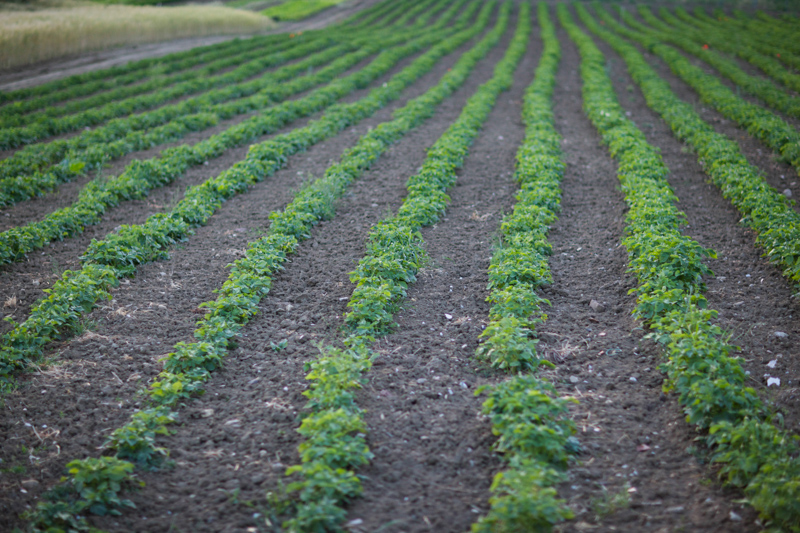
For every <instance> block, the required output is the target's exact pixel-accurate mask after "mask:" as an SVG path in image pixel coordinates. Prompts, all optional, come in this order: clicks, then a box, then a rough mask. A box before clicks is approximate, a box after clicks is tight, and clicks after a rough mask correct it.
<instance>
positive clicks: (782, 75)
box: [659, 8, 800, 91]
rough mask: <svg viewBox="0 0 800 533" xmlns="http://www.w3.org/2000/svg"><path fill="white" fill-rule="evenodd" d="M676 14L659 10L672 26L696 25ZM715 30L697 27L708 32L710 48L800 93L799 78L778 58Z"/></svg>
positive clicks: (736, 36)
mask: <svg viewBox="0 0 800 533" xmlns="http://www.w3.org/2000/svg"><path fill="white" fill-rule="evenodd" d="M676 13H677V14H678V16H679V17H680V18H676V17H675V16H674V15H672V13H670V12H669V11H668V10H667V9H664V8H662V9H660V10H659V15H661V17H662V18H663V19H664V20H665V21H666V22H667V23H669V24H671V25H673V26H676V27H682V26H685V25H686V24H689V25H690V27H692V26H693V25H692V22H694V23H697V19H694V18H692V17H691V16H689V14H688V13H686V11H684V10H681V9H678V10H676ZM716 29H717V28H716V27H715V26H710V25H708V24H702V25H701V26H700V27H699V30H700V31H701V32H703V33H705V32H708V35H707V36H706V42H707V43H708V44H709V45H710V46H714V47H715V48H718V49H719V50H722V51H725V52H729V53H732V54H735V55H737V56H739V57H741V58H742V59H744V60H745V61H747V62H749V63H751V64H752V65H755V66H756V67H758V68H759V69H761V70H762V71H763V72H764V73H766V74H767V75H768V76H770V77H771V78H772V79H774V80H776V81H779V82H780V83H782V84H783V85H785V86H786V87H788V88H790V89H792V90H794V91H800V76H798V75H797V74H795V73H794V72H792V71H791V70H788V69H786V68H785V67H784V66H783V64H781V62H780V59H779V58H776V57H775V56H774V55H773V54H763V53H761V52H759V51H758V50H757V49H756V48H754V47H753V46H752V45H751V44H750V42H749V41H746V40H744V39H742V38H740V35H739V34H737V33H734V34H731V33H725V34H723V35H717V34H716V33H715V30H716Z"/></svg>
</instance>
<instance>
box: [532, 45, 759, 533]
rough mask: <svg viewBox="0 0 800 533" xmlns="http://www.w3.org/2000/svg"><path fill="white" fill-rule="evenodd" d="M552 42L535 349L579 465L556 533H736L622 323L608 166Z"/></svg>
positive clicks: (614, 199)
mask: <svg viewBox="0 0 800 533" xmlns="http://www.w3.org/2000/svg"><path fill="white" fill-rule="evenodd" d="M559 39H560V40H561V43H562V47H563V56H562V66H561V68H560V70H559V74H558V78H557V90H556V95H555V99H554V110H555V118H556V129H557V130H558V131H559V133H560V134H561V135H562V136H563V139H564V140H563V143H562V146H563V149H564V152H565V161H566V163H567V169H566V172H565V175H564V180H563V183H562V191H563V198H562V203H561V207H562V213H561V215H560V217H559V220H558V222H557V223H556V224H554V226H553V227H552V229H551V233H550V239H549V240H550V242H551V243H552V245H553V256H552V258H551V260H550V268H551V270H552V273H553V280H554V282H553V285H552V288H551V289H550V290H548V291H545V292H544V294H545V296H546V297H547V298H548V299H549V300H550V302H551V303H552V307H551V308H550V309H549V310H548V311H547V314H548V319H547V321H546V322H545V323H544V324H543V325H542V326H540V328H539V334H540V339H541V342H540V344H539V349H540V352H542V353H543V355H545V356H546V357H547V358H548V359H550V360H551V361H553V362H554V363H555V364H556V365H557V369H556V370H555V371H553V372H546V374H549V375H550V377H551V379H552V380H553V382H554V383H555V384H556V387H557V388H558V390H559V392H560V393H561V394H562V395H571V396H574V397H576V398H577V399H578V400H579V401H580V404H578V405H576V406H575V407H574V408H573V409H572V411H571V413H572V415H573V418H574V420H575V422H576V424H577V426H578V435H577V436H578V438H579V439H580V441H581V443H582V446H583V448H584V453H585V455H584V456H582V457H580V459H581V462H580V464H578V465H576V466H575V467H573V468H571V469H570V471H569V475H570V480H569V481H568V482H566V483H564V484H563V485H562V486H561V487H560V490H559V493H560V494H561V495H562V496H563V497H565V498H566V499H567V500H568V501H569V504H570V506H571V507H572V508H573V510H574V511H575V514H576V518H575V520H574V521H573V522H571V523H568V524H566V525H565V526H563V527H562V530H563V531H581V530H584V529H588V528H592V527H594V526H597V530H599V531H614V530H620V531H623V530H624V531H631V530H643V531H674V530H676V529H678V528H681V527H683V528H687V529H690V530H694V531H734V530H736V531H744V530H746V527H745V526H742V524H741V523H739V524H736V526H737V527H738V529H737V528H734V527H733V525H732V524H731V523H730V522H728V523H726V522H725V520H727V518H728V513H729V512H730V511H731V510H734V509H735V512H736V513H738V514H739V515H742V513H743V511H742V510H741V509H740V506H738V505H734V504H733V502H732V500H734V499H735V498H737V497H739V495H738V494H737V493H735V492H725V491H722V490H720V489H719V488H718V487H716V486H715V485H713V484H711V483H709V482H708V480H707V478H706V476H707V471H706V470H705V467H704V466H702V465H701V464H700V463H699V461H697V460H696V459H695V458H694V457H693V456H692V455H691V454H690V453H689V452H688V451H687V447H689V446H691V445H692V439H693V438H694V434H693V433H692V430H691V428H689V427H688V426H687V425H686V423H685V422H684V421H683V419H682V416H681V411H680V407H679V405H678V404H677V401H675V400H674V399H672V398H669V397H667V396H665V395H663V394H662V393H661V390H660V386H661V384H662V380H663V377H662V374H661V373H660V372H659V371H658V368H657V367H658V365H659V363H660V362H661V357H662V354H661V351H660V349H659V348H657V347H656V346H654V345H653V344H652V343H651V342H649V341H646V340H643V336H644V333H645V332H644V331H642V329H641V326H640V324H638V323H637V322H635V321H634V320H633V318H632V317H631V315H630V313H631V311H632V310H633V307H634V304H635V299H634V296H632V295H628V290H629V289H630V288H632V287H633V286H634V285H635V280H634V279H632V278H631V277H630V276H629V275H627V274H626V270H627V254H626V252H625V249H624V248H623V247H621V246H620V240H621V238H622V235H623V230H624V217H625V211H626V207H625V204H624V201H623V197H622V194H621V193H620V192H619V191H618V190H617V188H618V180H617V177H616V163H615V162H614V161H613V160H612V159H611V157H610V156H609V155H608V152H607V150H606V148H605V147H604V146H602V145H601V144H600V137H599V135H598V133H597V131H596V130H595V129H594V127H593V126H592V125H591V123H590V122H589V120H588V119H587V118H586V117H585V115H584V114H583V113H582V111H581V107H580V105H578V102H581V100H582V99H581V80H580V74H579V70H578V69H579V58H578V54H577V50H576V48H575V45H574V44H573V43H572V41H571V40H570V39H569V38H568V37H567V36H566V34H565V33H564V32H563V31H561V32H559ZM593 301H594V302H596V303H595V307H592V306H591V304H592V302H593ZM615 496H616V497H615ZM750 513H751V514H749V515H748V514H745V516H746V519H747V523H749V524H752V518H753V516H752V511H750ZM743 527H744V529H743Z"/></svg>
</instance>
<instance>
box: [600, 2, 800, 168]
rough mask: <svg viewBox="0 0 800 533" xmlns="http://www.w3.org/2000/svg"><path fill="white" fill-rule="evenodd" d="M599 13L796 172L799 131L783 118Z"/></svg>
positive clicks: (654, 41) (651, 39)
mask: <svg viewBox="0 0 800 533" xmlns="http://www.w3.org/2000/svg"><path fill="white" fill-rule="evenodd" d="M601 16H602V17H603V21H604V22H605V23H606V24H609V25H611V26H613V28H614V29H615V31H617V32H618V33H620V34H622V35H624V36H625V37H628V38H629V39H632V40H634V41H637V42H639V43H641V44H642V45H643V46H645V47H646V48H647V49H648V50H649V51H651V52H653V53H654V54H656V55H657V56H658V57H660V58H661V59H663V60H664V62H665V63H666V64H667V65H668V66H669V67H670V69H672V71H673V72H674V73H675V74H677V75H678V76H679V77H680V78H681V79H682V80H683V81H685V82H686V83H687V84H689V85H690V86H691V87H692V88H693V89H694V90H695V91H697V93H698V94H699V95H700V98H701V99H702V100H703V101H704V102H706V103H708V104H709V105H711V106H712V107H714V108H715V109H716V110H717V111H719V112H720V113H721V114H722V115H723V116H725V117H726V118H728V119H730V120H733V121H734V122H736V123H737V124H739V126H741V127H742V128H745V129H746V130H747V131H748V133H750V134H751V135H753V136H754V137H755V138H757V139H759V140H760V141H761V142H763V143H764V144H765V145H766V146H768V147H769V148H771V149H772V150H773V151H775V152H776V153H778V154H779V155H780V157H781V158H782V159H783V160H784V161H786V162H787V163H789V164H790V165H792V166H793V167H794V168H795V170H796V171H797V172H798V173H800V133H798V132H797V130H795V129H794V128H793V127H792V126H791V125H789V124H787V123H786V121H785V120H783V119H782V118H780V117H778V116H777V115H775V114H774V113H772V112H771V111H769V110H767V109H764V108H763V107H761V106H758V105H756V104H751V103H750V102H747V101H746V100H744V99H742V98H741V97H739V96H737V95H736V93H735V92H734V91H732V90H731V89H729V88H728V87H726V86H725V84H723V83H722V82H721V81H720V80H719V79H718V78H717V77H716V76H713V75H711V74H706V73H705V72H704V71H703V69H702V68H700V67H698V66H695V65H693V64H692V63H691V61H689V60H688V59H686V58H685V57H684V56H683V55H682V54H681V53H680V52H678V51H677V50H675V49H674V48H672V47H671V46H668V45H665V44H662V43H661V42H660V41H659V39H657V38H654V37H651V36H650V35H646V34H643V33H641V32H638V31H633V30H631V29H629V28H627V27H626V26H624V25H622V24H619V23H618V22H617V21H615V20H614V19H613V17H611V16H609V15H608V13H606V12H605V11H604V10H601Z"/></svg>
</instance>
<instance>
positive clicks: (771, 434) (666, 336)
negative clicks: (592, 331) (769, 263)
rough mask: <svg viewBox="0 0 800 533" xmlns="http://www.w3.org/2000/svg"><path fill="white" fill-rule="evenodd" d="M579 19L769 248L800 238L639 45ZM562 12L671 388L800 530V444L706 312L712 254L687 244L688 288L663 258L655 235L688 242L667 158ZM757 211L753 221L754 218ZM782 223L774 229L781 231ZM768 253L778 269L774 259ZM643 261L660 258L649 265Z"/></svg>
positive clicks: (643, 307) (729, 459)
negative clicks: (618, 186) (622, 197)
mask: <svg viewBox="0 0 800 533" xmlns="http://www.w3.org/2000/svg"><path fill="white" fill-rule="evenodd" d="M577 11H578V14H579V15H580V17H581V19H582V20H583V22H584V23H585V24H586V26H587V27H588V28H589V29H590V30H591V31H592V32H594V33H596V34H597V35H599V36H600V37H601V38H603V39H604V40H606V41H607V42H609V44H611V46H612V47H613V48H615V49H616V50H618V51H619V53H620V54H621V55H622V57H623V58H624V60H625V61H626V63H627V65H628V68H629V71H630V72H631V75H632V77H633V79H634V80H635V81H636V82H637V83H638V84H640V86H641V87H642V90H643V93H644V94H645V98H646V99H647V102H648V105H650V106H651V107H652V108H654V109H655V110H656V111H657V112H658V113H659V114H661V115H662V116H663V117H664V119H665V120H666V121H667V123H668V124H670V126H671V127H672V128H673V131H675V132H676V135H677V136H678V137H680V138H682V139H685V140H687V142H688V143H689V144H690V145H691V146H692V147H694V148H695V149H696V150H697V152H698V156H699V157H700V158H702V160H703V162H704V164H705V168H706V171H707V172H709V174H710V175H711V177H712V180H713V181H714V182H715V183H718V185H720V186H721V188H723V193H724V194H725V195H726V196H728V197H730V198H732V201H733V203H734V205H737V207H739V208H740V209H741V210H742V211H744V212H745V213H746V215H745V220H744V223H745V224H747V225H750V226H751V227H754V228H757V230H758V229H762V228H763V229H764V231H763V233H760V234H759V240H760V241H761V244H762V245H763V240H762V239H763V238H765V237H762V236H766V235H769V236H770V237H769V238H773V239H782V238H784V237H786V236H788V235H791V233H792V232H793V231H794V226H795V225H796V224H795V223H794V222H793V218H796V214H794V211H793V210H792V209H791V207H789V206H788V205H787V203H786V202H785V200H784V199H781V200H779V199H778V198H777V197H778V195H777V194H776V193H775V192H774V191H772V190H770V188H769V187H766V186H765V183H764V182H763V178H760V176H758V174H757V172H755V171H754V169H752V167H750V166H749V165H748V164H747V162H746V160H745V159H744V158H743V157H742V156H741V154H740V152H739V150H738V147H737V146H736V144H735V143H734V142H733V141H730V140H729V139H726V138H725V137H723V136H721V135H718V134H716V132H714V131H713V129H712V128H711V127H710V126H708V124H706V123H705V122H704V121H702V120H701V119H700V118H699V116H698V115H697V114H696V113H695V112H694V110H693V109H692V108H691V106H689V105H688V104H686V103H685V102H683V101H681V100H679V99H678V98H677V97H675V95H674V94H673V93H672V92H671V90H670V89H669V86H668V85H667V84H666V83H665V82H664V81H663V80H661V79H660V78H659V77H658V76H657V75H656V74H655V72H654V71H653V69H652V68H651V67H650V66H649V65H648V64H647V62H646V61H645V60H644V58H643V57H642V56H641V54H640V53H639V52H638V50H636V48H635V47H633V46H631V45H630V44H628V43H626V42H625V41H624V40H622V39H620V38H619V37H618V36H617V35H616V34H614V33H612V32H609V31H608V30H606V29H604V28H602V27H601V26H600V25H599V24H597V22H596V21H595V20H594V19H593V18H592V17H591V16H590V14H589V13H588V11H587V10H586V9H585V8H584V7H582V6H578V8H577ZM559 14H560V16H561V17H562V21H563V22H564V25H565V27H567V31H568V32H569V33H570V36H571V37H572V38H573V40H575V41H576V42H577V43H578V46H579V49H580V52H581V55H582V57H583V59H582V64H581V70H582V75H583V77H584V82H585V84H584V96H585V99H586V110H587V114H588V115H589V117H590V119H591V120H592V122H593V123H594V124H595V126H596V127H597V129H598V130H599V131H600V133H601V135H602V136H603V139H604V140H605V141H606V142H607V143H608V144H609V148H610V150H611V152H612V154H613V155H614V156H615V157H617V158H618V159H619V160H620V165H619V168H620V173H619V178H620V182H621V183H622V186H623V190H624V191H625V194H626V202H627V203H628V205H629V207H630V211H629V213H628V216H627V219H628V222H629V226H628V232H629V236H628V237H626V246H629V244H630V246H629V250H628V252H629V255H630V257H631V265H632V266H631V270H632V271H633V272H634V274H635V275H636V276H637V277H638V278H639V287H638V288H637V289H636V290H637V292H638V304H637V314H638V315H639V316H640V317H642V318H644V319H645V320H646V321H647V322H649V326H650V329H651V331H652V333H653V335H652V336H653V337H654V338H655V339H656V340H657V341H659V342H661V343H662V344H663V345H664V347H665V351H666V354H667V358H668V361H667V363H665V364H664V365H663V368H664V370H666V372H667V375H668V376H669V384H668V385H667V390H668V391H671V390H674V391H675V392H677V393H678V395H679V401H680V403H681V404H682V405H683V408H684V412H685V414H686V417H687V420H688V421H689V422H691V423H693V424H696V425H697V426H699V427H700V428H701V429H704V430H707V431H708V434H707V436H706V442H707V443H708V444H709V445H710V446H711V447H712V461H714V462H718V463H722V465H723V467H722V469H721V470H720V475H721V476H722V477H723V479H725V480H726V481H727V482H728V483H730V484H734V485H736V486H739V487H741V488H742V489H743V491H744V493H745V495H746V496H747V498H748V501H749V502H750V504H751V505H753V507H755V508H756V509H757V510H758V511H759V512H760V514H761V516H762V518H763V519H764V520H765V521H766V522H767V523H768V525H770V526H771V527H779V528H785V529H788V530H790V531H797V530H798V526H797V524H798V523H800V513H798V507H797V501H798V496H799V495H800V485H798V483H797V479H800V460H798V454H800V447H798V444H797V439H795V438H793V437H792V436H790V435H788V434H786V433H785V432H784V431H783V430H782V429H778V428H776V427H775V425H774V424H773V423H772V422H773V421H772V414H771V413H770V411H769V409H768V408H767V406H766V405H765V404H764V403H763V402H761V400H760V399H759V398H758V395H757V394H756V392H755V391H754V390H753V389H752V388H750V387H747V386H746V375H745V373H744V370H743V369H742V367H741V364H740V362H739V360H738V359H737V358H734V357H731V356H730V353H731V352H732V351H733V349H734V347H733V346H731V345H729V344H728V342H727V340H726V338H725V336H724V335H723V333H722V331H721V330H720V328H719V327H718V326H716V325H714V324H713V322H712V321H713V320H714V319H715V318H716V312H715V311H713V310H710V309H707V302H706V299H705V297H704V296H703V295H702V291H703V288H704V287H703V284H702V280H701V279H700V278H699V277H698V276H697V274H698V273H701V272H702V267H701V266H700V265H699V264H698V262H699V261H700V260H701V257H702V255H705V253H704V252H702V249H701V248H700V247H699V246H696V245H694V244H691V243H690V242H689V238H688V237H686V236H682V238H683V239H685V241H686V242H687V245H686V246H683V247H675V250H676V252H680V253H681V254H684V258H683V259H680V261H681V262H682V261H687V262H691V263H692V264H694V266H692V267H691V268H690V269H689V272H690V276H689V277H688V278H687V277H686V276H683V275H681V274H680V273H678V272H677V271H676V269H675V268H674V265H675V258H674V257H673V254H672V253H669V254H664V253H663V251H664V250H663V248H661V247H660V246H659V244H658V243H659V239H655V238H647V235H648V232H649V233H650V234H651V235H653V236H654V235H670V234H672V235H675V237H673V238H676V239H677V235H678V234H679V233H678V226H679V224H680V223H681V218H682V215H681V214H680V213H679V212H678V211H677V209H676V208H675V207H674V204H673V201H674V197H673V195H672V193H671V191H670V190H669V188H668V185H667V184H666V181H665V179H664V177H665V176H666V168H665V167H664V165H663V162H661V160H660V157H658V155H657V152H656V150H655V149H654V148H653V147H651V146H649V145H648V144H647V143H646V142H645V141H644V139H643V136H642V135H641V132H639V131H638V129H636V127H635V126H634V125H633V124H632V123H631V122H630V121H629V120H628V119H626V118H625V117H624V114H623V112H622V110H621V108H620V107H619V104H618V103H617V102H616V99H615V98H614V95H613V88H612V87H611V82H610V80H608V79H607V76H605V73H604V72H602V68H601V64H602V54H601V53H600V51H599V50H597V48H596V47H595V45H594V44H593V42H592V41H591V39H590V38H589V37H588V36H586V35H585V34H584V33H583V32H581V31H580V30H579V29H577V27H576V26H575V25H574V24H573V23H572V21H571V20H570V19H569V15H568V13H567V12H566V10H562V11H560V12H559ZM604 20H605V22H606V23H607V24H608V25H609V26H611V27H614V28H616V26H615V24H616V22H614V24H612V23H611V19H609V18H606V17H604ZM620 139H624V142H621V141H619V140H620ZM751 169H752V170H751ZM734 176H735V177H734ZM728 180H730V181H728ZM740 180H741V181H740ZM745 191H746V193H745ZM740 193H744V194H741V195H740ZM739 202H741V204H740V203H739ZM751 202H752V203H751ZM740 205H741V207H740ZM751 205H752V206H753V211H747V210H746V209H747V207H748V206H751ZM756 205H757V206H758V207H756ZM654 213H658V214H659V216H654ZM661 213H664V214H665V215H663V216H662V215H661ZM670 213H671V214H670ZM781 213H787V214H786V215H782V214H781ZM773 222H774V224H775V226H772V227H770V224H772V223H773ZM766 228H769V229H766ZM637 235H639V237H637ZM775 246H776V248H778V249H779V250H780V251H778V252H776V255H778V254H780V253H786V250H787V248H789V249H791V248H790V247H792V246H794V244H793V243H790V242H788V241H781V240H778V241H777V242H775ZM769 255H770V257H771V258H772V259H773V260H775V261H776V262H777V260H776V258H775V255H773V254H769ZM642 256H649V258H648V259H646V260H645V261H638V260H637V259H638V258H639V257H642ZM781 261H784V260H783V259H782V260H781ZM687 264H688V263H687ZM692 273H693V274H692ZM792 279H794V278H792Z"/></svg>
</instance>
